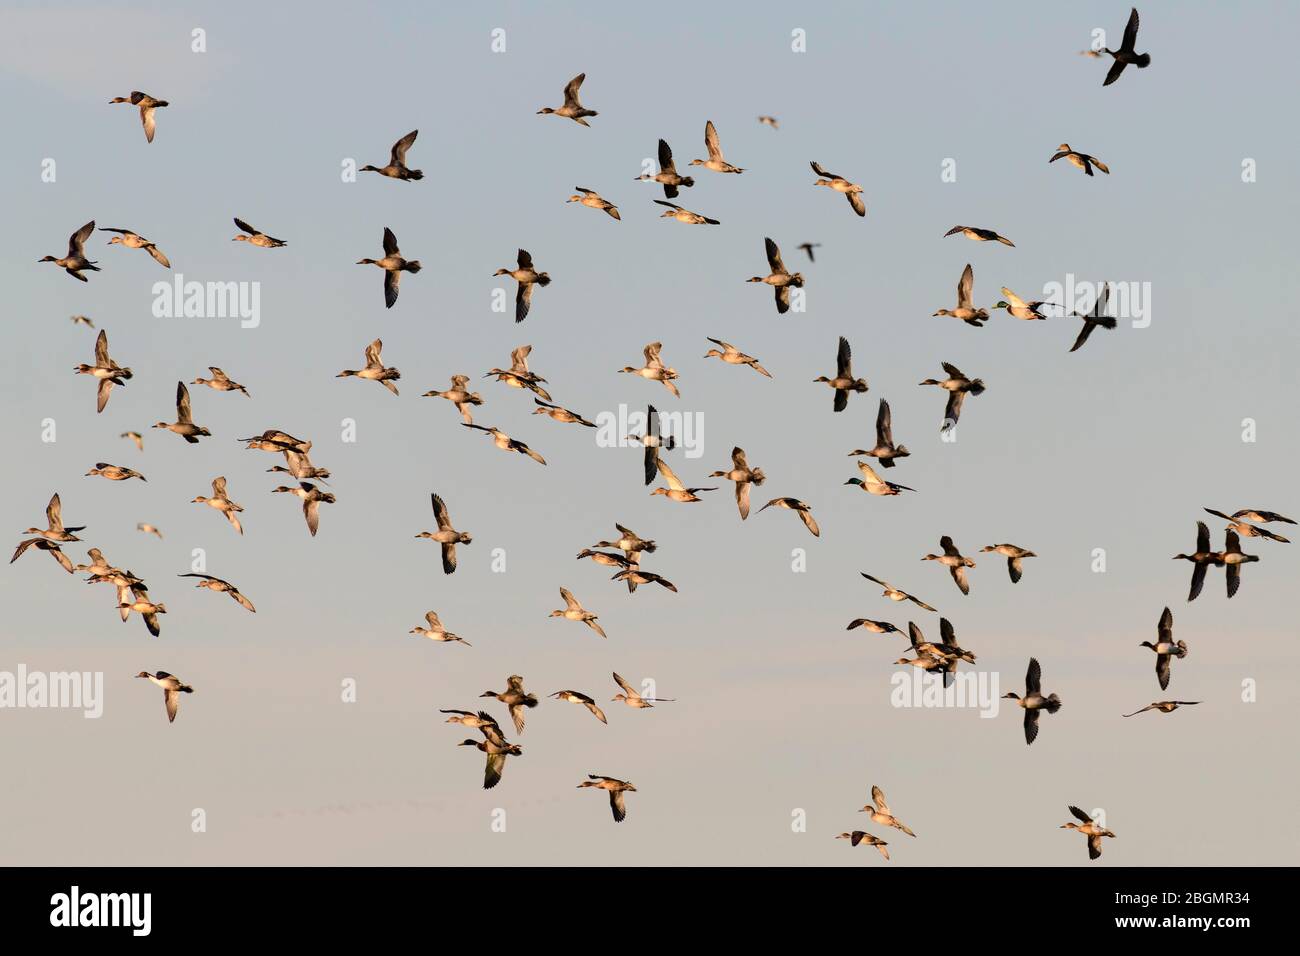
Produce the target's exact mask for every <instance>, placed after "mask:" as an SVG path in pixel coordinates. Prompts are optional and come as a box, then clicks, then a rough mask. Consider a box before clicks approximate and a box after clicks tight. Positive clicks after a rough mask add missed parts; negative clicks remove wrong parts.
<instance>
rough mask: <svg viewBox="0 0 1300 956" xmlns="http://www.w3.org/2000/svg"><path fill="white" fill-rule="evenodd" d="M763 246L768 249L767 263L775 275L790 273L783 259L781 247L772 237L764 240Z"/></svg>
mask: <svg viewBox="0 0 1300 956" xmlns="http://www.w3.org/2000/svg"><path fill="white" fill-rule="evenodd" d="M763 248H764V249H765V250H766V251H767V264H768V267H769V268H770V269H771V270H772V272H773V274H775V275H789V272H788V270H787V269H786V267H785V263H784V262H782V261H781V249H780V248H779V247H778V246H777V244H776V243H775V242H773V241H772V240H771V239H767V238H765V239H764V240H763Z"/></svg>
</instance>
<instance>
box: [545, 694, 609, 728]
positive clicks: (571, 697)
mask: <svg viewBox="0 0 1300 956" xmlns="http://www.w3.org/2000/svg"><path fill="white" fill-rule="evenodd" d="M547 696H549V697H554V698H555V699H556V700H562V701H565V702H566V703H569V704H581V705H582V706H583V707H586V708H587V709H588V710H589V711H591V712H592V713H593V714H594V715H595V716H596V719H597V720H599V721H600V722H601V723H602V724H606V725H608V724H609V721H608V720H606V719H605V712H604V711H603V710H601V709H600V707H598V706H597V704H596V702H595V700H593V699H592V698H590V697H588V696H587V695H586V694H583V693H580V692H578V691H576V690H557V691H556V692H555V693H554V694H549V695H547Z"/></svg>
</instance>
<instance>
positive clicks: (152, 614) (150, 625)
mask: <svg viewBox="0 0 1300 956" xmlns="http://www.w3.org/2000/svg"><path fill="white" fill-rule="evenodd" d="M129 587H130V589H131V596H132V599H131V600H130V601H122V602H120V603H119V604H118V605H117V609H118V610H119V611H121V612H123V615H124V616H126V617H129V616H130V614H131V612H132V611H135V612H136V613H137V614H139V615H140V616H141V617H142V618H144V626H145V627H146V628H147V629H148V631H149V633H150V634H152V635H153V636H154V637H157V636H158V635H159V634H161V633H162V627H161V626H160V625H159V624H158V615H159V614H166V613H167V605H166V604H155V603H154V602H153V601H151V600H149V593H148V590H147V589H146V588H145V586H144V584H143V582H141V583H139V584H131V585H129Z"/></svg>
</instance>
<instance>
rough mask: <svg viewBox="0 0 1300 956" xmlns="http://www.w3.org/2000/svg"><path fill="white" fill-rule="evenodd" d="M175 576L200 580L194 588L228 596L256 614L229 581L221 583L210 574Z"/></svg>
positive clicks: (255, 610) (251, 604)
mask: <svg viewBox="0 0 1300 956" xmlns="http://www.w3.org/2000/svg"><path fill="white" fill-rule="evenodd" d="M176 576H177V577H178V578H202V580H201V581H199V583H198V584H196V585H194V586H195V587H196V588H206V589H207V590H209V591H215V592H216V593H218V594H229V595H230V596H231V597H232V598H234V600H235V602H236V603H237V604H238V605H239V606H240V607H242V608H244V609H245V610H249V611H252V612H254V613H256V612H257V608H255V607H253V602H252V601H250V600H249V599H248V598H246V597H244V596H243V595H242V594H240V593H239V588H237V587H235V586H234V585H233V584H231V583H230V582H229V581H223V580H221V578H214V577H213V576H212V575H210V574H195V573H190V574H178V575H176Z"/></svg>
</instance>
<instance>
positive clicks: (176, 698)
mask: <svg viewBox="0 0 1300 956" xmlns="http://www.w3.org/2000/svg"><path fill="white" fill-rule="evenodd" d="M135 676H136V677H137V678H139V677H143V678H145V679H147V680H148V681H149V683H151V684H154V685H155V686H157V687H161V688H162V692H163V707H165V708H166V709H167V723H169V724H170V723H172V722H173V721H175V720H176V711H177V710H179V709H180V704H181V694H192V693H194V688H193V687H191V686H190V685H189V684H186V683H184V682H182V681H181V679H180V678H179V677H174V676H173V675H171V674H168V673H167V672H166V671H157V672H155V673H153V674H150V673H149V672H148V671H141V672H140V673H138V674H136V675H135Z"/></svg>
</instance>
